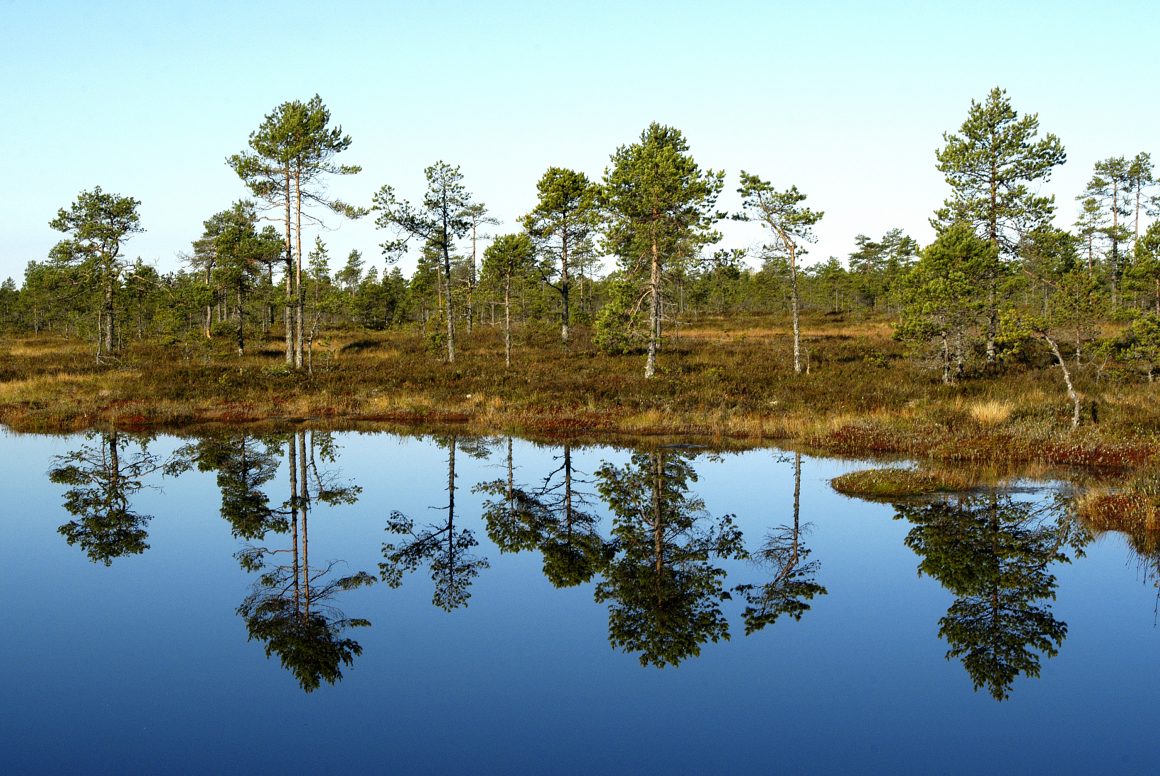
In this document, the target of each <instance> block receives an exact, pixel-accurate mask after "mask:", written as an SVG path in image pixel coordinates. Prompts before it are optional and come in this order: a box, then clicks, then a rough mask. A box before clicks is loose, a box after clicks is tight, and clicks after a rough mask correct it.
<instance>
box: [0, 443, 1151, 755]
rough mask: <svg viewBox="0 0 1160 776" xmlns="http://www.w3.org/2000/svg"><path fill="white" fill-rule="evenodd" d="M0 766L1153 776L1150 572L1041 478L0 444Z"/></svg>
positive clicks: (775, 463)
mask: <svg viewBox="0 0 1160 776" xmlns="http://www.w3.org/2000/svg"><path fill="white" fill-rule="evenodd" d="M0 447H2V448H3V450H2V454H3V459H4V460H5V462H6V465H5V466H4V467H3V469H2V470H0V494H2V495H3V503H4V504H5V505H6V506H5V508H4V516H3V518H2V519H0V597H2V600H3V611H4V614H5V621H6V626H5V627H4V629H3V631H2V635H0V649H2V652H3V654H4V655H6V656H7V657H8V658H9V661H10V663H9V665H10V670H9V671H7V672H5V674H4V678H3V679H0V686H2V688H3V699H4V700H3V704H2V706H0V709H2V710H0V743H2V744H3V751H4V753H5V757H6V760H7V764H6V766H5V770H6V771H9V772H64V771H83V772H110V773H112V772H130V771H139V770H146V771H151V772H191V773H192V772H207V771H208V772H220V771H224V770H227V769H228V770H230V771H246V772H255V773H273V772H286V771H290V772H300V771H305V770H314V769H337V770H342V771H354V770H356V769H368V770H373V771H385V770H391V771H394V772H403V773H428V772H429V773H445V772H449V771H464V772H473V773H511V772H525V773H544V772H560V773H591V772H624V773H651V772H679V773H705V772H731V773H737V772H762V773H766V772H779V771H787V772H793V771H809V772H848V771H861V772H864V771H884V770H890V771H894V772H912V773H932V772H939V773H948V772H980V771H986V772H991V773H994V772H1028V771H1035V772H1039V771H1046V770H1048V769H1051V770H1055V771H1060V772H1085V771H1086V772H1090V771H1094V770H1097V769H1098V770H1101V771H1102V770H1115V771H1120V772H1151V771H1152V770H1153V768H1154V760H1155V752H1156V748H1155V743H1154V740H1153V739H1154V735H1155V730H1156V729H1157V728H1158V723H1160V704H1158V700H1160V676H1158V672H1157V671H1156V670H1155V668H1156V659H1157V657H1158V656H1160V630H1158V629H1157V620H1156V603H1157V588H1156V586H1155V579H1156V575H1155V570H1156V568H1157V564H1158V562H1160V559H1158V558H1157V557H1156V556H1155V554H1153V555H1148V554H1147V552H1146V551H1145V552H1144V553H1143V554H1142V553H1141V551H1140V549H1133V547H1132V543H1131V542H1130V541H1129V539H1128V538H1127V537H1123V536H1121V535H1118V534H1103V535H1101V536H1099V537H1098V538H1093V537H1092V536H1091V535H1090V534H1089V533H1088V532H1086V531H1085V530H1084V529H1083V526H1082V525H1079V524H1078V523H1077V522H1076V520H1075V519H1074V517H1073V516H1072V512H1071V510H1070V508H1069V494H1068V491H1067V489H1066V488H1063V487H1061V486H1059V485H1056V484H1051V483H1031V482H1022V483H1017V485H1018V487H1013V488H1008V489H1003V490H991V491H981V492H976V493H971V494H960V495H956V496H948V497H945V498H942V499H939V500H935V501H928V502H919V503H911V504H900V505H891V504H875V503H867V502H863V501H858V500H852V499H848V498H845V497H843V496H840V495H838V494H836V493H834V492H833V491H832V490H831V489H830V487H829V484H828V483H829V480H830V479H831V478H832V477H834V476H836V475H838V474H841V473H843V472H845V471H849V470H851V469H853V468H859V466H858V464H856V463H851V462H843V461H836V460H829V459H820V458H811V457H805V456H800V455H795V454H793V453H787V452H782V451H776V450H758V451H750V452H745V453H729V454H712V453H710V452H708V451H706V450H703V449H700V448H694V447H679V446H678V447H653V448H651V449H644V450H629V449H620V448H608V447H591V446H583V447H582V446H564V445H558V446H553V447H547V446H540V445H535V444H532V443H529V442H525V441H522V440H518V439H517V440H509V439H507V438H495V439H482V440H481V439H474V438H466V437H454V436H444V437H422V438H419V437H399V436H393V435H387V434H324V433H314V432H299V433H297V434H289V433H288V434H282V435H270V436H254V435H232V436H231V435H222V436H217V437H205V438H174V437H156V438H143V437H139V436H132V435H128V434H125V433H119V434H91V435H88V436H73V437H37V436H12V435H8V436H3V437H0Z"/></svg>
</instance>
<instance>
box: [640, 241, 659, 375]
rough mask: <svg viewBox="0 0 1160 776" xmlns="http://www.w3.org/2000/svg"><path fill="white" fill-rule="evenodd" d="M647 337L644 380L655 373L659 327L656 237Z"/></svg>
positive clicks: (650, 281)
mask: <svg viewBox="0 0 1160 776" xmlns="http://www.w3.org/2000/svg"><path fill="white" fill-rule="evenodd" d="M648 289H649V296H650V300H649V337H648V357H647V358H646V360H645V362H644V376H645V379H646V380H647V379H650V378H652V377H653V375H655V374H656V372H657V346H658V344H659V343H658V342H657V340H658V339H659V334H660V327H661V263H660V251H659V249H658V246H657V241H656V237H653V241H652V267H651V269H650V271H649V284H648Z"/></svg>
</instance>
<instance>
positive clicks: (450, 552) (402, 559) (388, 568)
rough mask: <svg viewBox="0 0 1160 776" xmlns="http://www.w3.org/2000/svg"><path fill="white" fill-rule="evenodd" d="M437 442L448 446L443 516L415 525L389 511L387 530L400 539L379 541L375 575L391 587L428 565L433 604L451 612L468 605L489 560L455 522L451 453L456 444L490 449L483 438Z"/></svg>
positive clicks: (477, 452)
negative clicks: (474, 584)
mask: <svg viewBox="0 0 1160 776" xmlns="http://www.w3.org/2000/svg"><path fill="white" fill-rule="evenodd" d="M436 442H437V443H438V444H439V445H440V446H442V447H446V448H447V506H446V507H443V508H442V509H445V510H446V512H447V519H446V520H445V521H441V522H439V523H437V524H429V525H425V526H419V527H416V525H415V521H414V520H412V519H411V518H409V517H407V516H406V515H404V514H403V513H402V512H397V511H396V512H392V513H391V515H390V517H389V518H388V519H387V528H386V531H387V533H388V534H394V535H395V536H397V537H399V539H398V541H393V542H385V543H384V544H383V562H382V563H380V564H379V576H380V577H381V578H382V580H383V581H384V582H386V583H387V584H388V585H390V586H391V587H398V586H399V585H401V584H402V582H403V575H404V574H406V573H410V572H414V571H416V570H418V569H419V567H420V566H423V565H426V566H427V567H428V569H429V570H430V572H431V580H432V582H434V583H435V590H434V593H433V594H432V597H431V602H432V603H433V604H435V605H436V606H438V607H439V608H440V609H442V610H444V611H446V612H450V611H451V610H452V609H457V608H459V607H461V606H466V605H467V602H468V599H470V598H471V584H472V582H474V581H475V578H476V577H477V576H479V572H480V571H481V570H483V569H486V568H488V562H487V558H481V557H479V556H477V555H475V554H474V553H473V552H472V549H473V548H474V547H476V546H477V545H478V544H479V542H478V541H477V540H476V538H475V533H474V532H473V531H471V530H470V529H467V528H457V527H456V525H455V451H456V448H459V449H461V450H462V451H463V452H465V453H467V454H468V455H470V456H471V457H473V458H485V457H486V456H487V454H488V451H487V445H486V442H485V441H481V440H466V441H461V440H459V439H458V438H457V437H456V436H451V437H447V438H443V439H437V440H436ZM433 508H434V507H433Z"/></svg>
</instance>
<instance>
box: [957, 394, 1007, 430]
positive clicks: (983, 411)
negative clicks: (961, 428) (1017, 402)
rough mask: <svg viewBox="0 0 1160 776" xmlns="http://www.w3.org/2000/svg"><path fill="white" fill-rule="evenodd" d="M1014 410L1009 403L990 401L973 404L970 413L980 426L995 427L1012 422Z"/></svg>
mask: <svg viewBox="0 0 1160 776" xmlns="http://www.w3.org/2000/svg"><path fill="white" fill-rule="evenodd" d="M1014 410H1015V407H1014V405H1012V404H1011V402H1009V401H1001V400H997V399H989V400H987V401H978V402H974V403H972V404H971V405H970V408H969V409H968V412H969V413H970V415H971V417H972V418H974V419H975V422H976V423H978V424H979V425H980V426H987V427H994V426H1001V425H1003V424H1004V423H1006V422H1007V421H1008V420H1010V419H1011V413H1012V412H1014Z"/></svg>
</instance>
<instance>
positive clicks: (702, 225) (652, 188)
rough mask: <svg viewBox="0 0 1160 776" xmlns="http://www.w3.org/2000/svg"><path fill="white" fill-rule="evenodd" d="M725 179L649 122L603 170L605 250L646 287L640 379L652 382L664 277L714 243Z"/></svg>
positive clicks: (680, 138)
mask: <svg viewBox="0 0 1160 776" xmlns="http://www.w3.org/2000/svg"><path fill="white" fill-rule="evenodd" d="M724 178H725V174H724V173H723V172H715V171H713V170H704V171H703V170H701V168H700V167H699V166H698V165H697V163H696V162H695V161H694V160H693V157H692V156H690V155H689V145H688V142H687V141H686V140H685V137H684V135H682V134H681V132H680V130H678V129H675V128H673V127H666V126H663V125H661V124H657V123H655V122H654V123H652V124H650V125H649V127H648V128H647V129H645V130H644V132H642V133H641V135H640V141H639V142H637V143H633V144H632V145H626V146H621V147H620V148H618V149H617V150H616V153H614V154H613V155H612V166H611V167H610V168H608V169H607V170H605V173H604V188H603V190H602V194H603V205H604V209H605V210H606V211H607V213H608V216H609V222H608V224H607V227H606V233H605V243H606V247H607V248H608V250H609V251H610V252H611V253H615V254H616V255H617V256H618V257H619V258H620V263H621V267H622V268H623V269H624V272H625V274H626V275H627V276H629V277H631V278H633V279H634V280H635V281H637V282H641V283H642V284H643V285H644V286H645V292H644V294H643V295H642V296H641V300H642V301H643V299H645V298H647V299H648V300H649V335H648V356H647V359H646V361H645V368H644V376H645V377H646V378H650V377H653V376H654V375H655V374H656V360H657V350H658V349H659V347H660V340H661V312H662V309H663V303H664V299H663V293H664V290H663V286H662V283H663V282H664V276H665V273H666V271H669V270H672V269H676V268H678V267H679V266H680V265H681V263H682V262H688V261H690V260H691V259H692V258H693V256H694V255H695V253H696V251H697V249H698V248H699V247H700V246H702V245H706V244H710V243H714V242H716V241H717V240H718V239H720V235H719V234H718V233H717V232H715V231H713V229H712V228H711V227H712V225H713V223H714V222H715V221H716V220H718V219H719V218H721V217H722V215H723V214H721V213H718V212H716V211H715V210H714V209H713V208H714V205H715V204H716V202H717V196H718V195H719V194H720V193H721V187H722V186H723V184H724Z"/></svg>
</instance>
